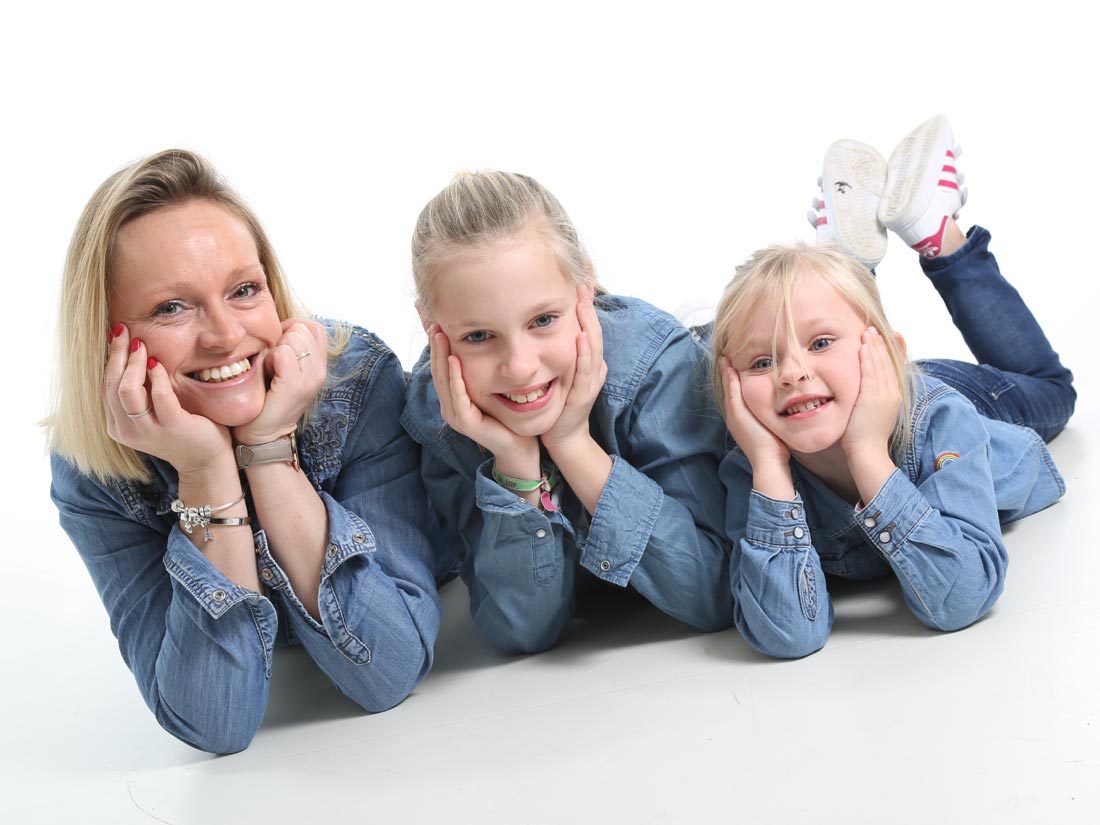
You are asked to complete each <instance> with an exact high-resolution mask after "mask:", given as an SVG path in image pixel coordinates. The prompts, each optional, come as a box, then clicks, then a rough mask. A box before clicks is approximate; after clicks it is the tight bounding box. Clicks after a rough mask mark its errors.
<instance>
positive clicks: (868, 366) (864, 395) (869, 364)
mask: <svg viewBox="0 0 1100 825" xmlns="http://www.w3.org/2000/svg"><path fill="white" fill-rule="evenodd" d="M860 340H861V344H860V348H859V370H860V383H859V397H858V398H856V403H855V405H854V406H853V407H852V415H851V417H850V418H849V419H848V427H847V429H846V430H845V431H844V435H843V436H842V437H841V439H840V444H841V447H842V448H843V449H844V453H845V454H846V455H847V456H849V460H850V459H851V457H852V456H853V455H855V454H866V453H870V452H872V451H874V452H879V451H884V452H886V453H887V454H889V444H890V436H891V435H892V434H893V432H894V427H895V426H896V425H897V422H898V411H899V410H900V409H901V388H900V387H899V386H898V377H897V373H896V372H895V370H894V365H893V363H892V362H891V361H890V355H889V353H888V352H887V351H886V342H885V341H883V340H882V336H881V335H879V334H878V330H876V329H875V328H874V327H867V329H866V330H864V332H863V335H862V336H861V338H860Z"/></svg>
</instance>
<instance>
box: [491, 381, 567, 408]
mask: <svg viewBox="0 0 1100 825" xmlns="http://www.w3.org/2000/svg"><path fill="white" fill-rule="evenodd" d="M552 383H554V382H553V381H550V382H548V383H546V384H543V385H542V386H541V387H539V388H538V389H536V390H533V391H532V392H529V393H525V394H523V395H512V394H511V393H507V392H502V393H500V395H502V396H504V397H505V398H507V399H508V400H509V401H511V402H512V403H513V404H531V403H532V402H535V401H538V400H539V399H540V398H542V397H543V396H544V395H546V393H547V392H549V390H550V384H552Z"/></svg>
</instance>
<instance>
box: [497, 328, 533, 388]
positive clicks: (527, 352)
mask: <svg viewBox="0 0 1100 825" xmlns="http://www.w3.org/2000/svg"><path fill="white" fill-rule="evenodd" d="M540 363H541V362H540V359H539V353H538V347H537V346H536V345H535V343H534V342H533V341H532V340H531V339H530V338H529V337H528V336H526V335H520V336H518V337H516V338H514V339H513V340H511V341H510V342H508V348H507V350H506V352H505V353H504V360H503V361H502V362H501V364H500V373H501V375H503V376H504V377H505V378H506V379H507V380H509V381H511V382H514V383H515V384H516V385H517V386H521V385H522V384H523V383H524V382H525V381H526V380H527V379H530V378H533V377H534V375H535V373H537V372H538V370H539V365H540Z"/></svg>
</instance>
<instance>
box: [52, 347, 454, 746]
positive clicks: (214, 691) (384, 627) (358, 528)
mask: <svg viewBox="0 0 1100 825" xmlns="http://www.w3.org/2000/svg"><path fill="white" fill-rule="evenodd" d="M352 331H353V334H352V338H351V343H350V344H349V346H348V349H347V351H346V352H345V353H344V354H343V355H342V356H340V357H339V358H338V359H337V360H335V361H333V362H330V364H329V374H330V378H336V379H338V378H340V377H341V376H345V375H349V374H350V375H351V377H349V378H347V379H346V380H343V381H339V380H333V381H330V383H329V384H327V385H326V387H325V389H324V390H322V394H321V399H320V404H319V406H318V408H317V410H316V412H315V414H313V415H312V416H311V417H310V419H309V423H308V425H307V426H306V427H305V428H304V430H302V431H301V434H300V437H299V444H300V447H299V455H300V461H301V468H302V471H303V472H304V473H305V474H306V475H307V476H308V477H309V479H310V481H311V482H312V483H313V485H314V487H315V488H316V489H317V490H318V491H319V492H320V495H321V499H322V501H323V502H324V504H325V508H326V510H327V513H328V529H329V536H328V551H327V552H326V554H325V560H324V566H323V569H322V571H321V586H320V595H319V609H320V613H321V622H320V623H318V622H316V621H315V620H314V619H313V618H312V617H311V616H310V615H309V614H308V613H307V612H306V611H305V609H304V607H303V606H302V604H301V602H300V601H299V600H298V597H297V595H295V593H294V592H293V590H292V589H291V587H290V583H289V581H288V579H287V577H286V575H285V574H284V572H283V571H282V569H281V568H280V567H279V565H278V563H277V562H276V561H275V559H274V558H273V557H272V555H271V553H270V552H269V550H268V543H267V536H266V535H265V533H264V531H263V529H262V525H258V522H257V521H256V518H255V510H254V509H253V507H252V502H251V498H249V500H248V504H249V512H250V514H251V515H252V516H253V529H254V537H255V548H256V563H257V567H258V570H259V575H260V581H261V582H262V583H263V585H264V590H265V593H264V594H259V593H255V592H253V591H251V590H248V589H246V588H243V587H240V586H238V585H236V584H234V583H233V582H231V581H230V580H229V579H228V578H226V577H225V575H223V574H222V573H221V572H220V571H219V570H217V569H216V568H215V567H214V566H213V565H212V564H211V563H210V562H209V561H208V560H207V559H206V557H205V556H204V555H203V554H202V552H201V551H200V550H199V548H197V547H196V546H195V545H194V544H193V543H192V542H191V540H190V539H189V538H188V537H187V536H186V535H184V533H183V532H182V531H181V529H180V526H179V522H178V517H177V516H176V514H174V513H172V512H171V509H170V505H171V502H172V500H173V498H175V490H176V488H177V483H178V482H177V475H176V472H175V470H174V469H173V468H172V467H171V466H170V465H168V464H167V463H165V462H163V461H160V460H158V459H154V458H149V463H150V465H151V467H152V469H153V473H154V479H153V481H152V483H150V484H147V485H146V484H139V483H134V482H131V481H116V482H114V483H111V484H107V485H103V484H100V483H98V482H96V481H95V480H93V479H91V478H89V477H87V476H83V475H81V474H80V473H78V472H77V471H76V469H75V468H74V467H73V466H72V465H71V464H70V463H68V462H67V461H65V460H64V459H61V458H59V457H58V456H56V455H55V456H52V457H51V462H52V470H53V484H52V487H51V491H50V492H51V495H52V497H53V499H54V502H55V503H56V504H57V507H58V509H59V510H60V514H61V525H62V527H64V529H65V531H66V532H67V533H68V534H69V536H70V538H71V539H72V541H73V544H75V545H76V548H77V550H78V551H79V553H80V556H81V558H82V559H83V560H84V563H85V565H87V567H88V572H89V573H91V576H92V580H93V581H94V582H95V586H96V588H97V589H98V590H99V595H100V598H101V599H102V600H103V604H104V606H105V607H106V608H107V613H108V615H109V616H110V621H111V631H112V632H113V633H114V634H115V636H116V638H117V639H118V644H119V649H120V650H121V652H122V657H123V659H124V660H125V661H126V665H127V666H128V667H129V668H130V670H131V671H132V672H133V674H134V677H135V678H136V679H137V683H138V687H139V688H140V690H141V694H142V696H143V697H144V698H145V702H146V704H148V705H149V707H150V709H151V710H152V711H153V713H154V714H155V715H156V718H157V721H158V722H160V724H161V726H162V727H164V728H165V729H166V730H167V731H168V732H169V733H172V734H173V735H175V736H177V737H179V738H180V739H182V740H183V741H184V742H187V743H188V744H190V745H192V746H194V747H196V748H200V749H202V750H205V751H211V752H215V753H233V752H236V751H239V750H242V749H243V748H245V747H246V746H247V745H248V743H249V742H250V741H251V739H252V736H253V734H254V733H255V731H256V729H257V727H258V726H259V724H260V720H261V719H262V717H263V714H264V709H265V708H266V706H267V698H268V680H269V677H270V675H271V660H272V655H273V653H274V648H275V646H276V637H278V638H279V642H280V644H282V643H292V644H294V643H297V644H301V645H302V646H303V647H304V648H305V649H306V651H307V652H308V654H309V655H310V656H311V657H312V658H313V660H314V661H315V662H316V663H317V664H318V666H319V667H320V668H321V669H322V670H323V671H324V672H325V673H326V674H327V675H328V676H329V678H331V679H332V681H333V682H334V683H335V684H336V686H337V687H338V688H339V689H340V690H341V691H342V692H343V693H345V694H346V695H347V696H349V697H350V698H352V699H354V700H355V701H356V702H358V703H359V704H360V705H361V706H363V707H364V708H366V709H367V710H370V711H380V710H385V709H386V708H389V707H391V706H393V705H395V704H397V703H398V702H400V701H401V700H402V699H404V698H405V696H406V695H408V693H409V691H411V690H412V688H413V686H414V685H416V683H417V682H418V681H420V679H421V678H422V677H423V676H424V675H425V674H426V673H427V672H428V670H429V668H430V667H431V663H432V646H433V643H434V641H435V637H436V633H437V631H438V629H439V616H440V604H439V596H438V593H437V589H436V582H437V580H438V579H440V578H441V577H443V576H445V575H446V574H447V572H448V570H449V568H451V567H453V566H454V561H453V560H451V559H448V558H447V554H446V552H441V551H440V549H439V548H435V550H436V551H437V552H433V547H432V542H433V541H434V539H435V537H436V533H435V523H434V519H433V518H432V515H431V513H430V510H429V508H428V505H427V498H426V496H425V494H424V489H423V486H422V484H421V482H420V477H419V472H418V469H419V451H418V450H417V447H416V445H415V444H414V443H413V442H412V441H411V440H410V439H409V437H408V436H407V435H406V434H405V433H404V431H403V430H402V429H401V427H400V425H399V424H398V416H399V414H400V410H401V407H402V405H403V403H404V394H405V380H404V374H403V372H402V370H401V366H400V364H399V363H398V361H397V359H396V358H395V357H394V355H393V353H391V352H390V351H389V350H388V349H387V348H386V346H385V345H384V344H383V343H382V342H381V341H379V340H378V339H377V338H376V337H374V336H373V335H371V334H370V333H369V332H366V331H365V330H361V329H357V328H352ZM215 540H216V539H215Z"/></svg>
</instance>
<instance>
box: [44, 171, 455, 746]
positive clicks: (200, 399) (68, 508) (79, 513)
mask: <svg viewBox="0 0 1100 825" xmlns="http://www.w3.org/2000/svg"><path fill="white" fill-rule="evenodd" d="M58 326H59V329H60V330H63V331H64V332H63V335H64V340H63V341H62V344H61V347H60V370H59V377H58V382H57V386H58V391H57V397H56V399H55V402H54V408H53V412H52V414H51V416H50V418H49V419H48V422H47V427H48V431H49V442H50V450H51V454H52V455H51V459H52V470H53V485H52V488H51V493H52V496H53V499H54V501H55V503H56V504H57V507H58V509H59V511H60V515H61V524H62V526H63V527H64V529H65V530H66V531H67V532H68V534H69V536H70V537H71V538H72V540H73V543H74V544H75V545H76V548H77V550H78V552H79V553H80V555H81V558H82V559H83V560H84V563H85V564H86V566H87V568H88V571H89V573H90V574H91V576H92V580H93V581H94V583H95V585H96V588H97V589H98V591H99V594H100V597H101V598H102V600H103V604H104V607H105V608H106V609H107V613H108V615H109V617H110V622H111V630H112V632H113V633H114V634H115V636H116V637H117V639H118V643H119V649H120V651H121V653H122V657H123V659H124V660H125V662H126V664H127V666H128V667H129V668H130V670H131V671H132V672H133V674H134V677H135V679H136V680H137V683H138V687H139V689H140V691H141V694H142V696H143V698H144V699H145V701H146V703H147V704H148V706H149V708H150V709H151V710H152V711H153V713H154V714H155V715H156V718H157V721H158V722H159V723H160V724H161V726H162V727H164V728H165V730H167V731H168V732H170V733H172V734H173V735H175V736H177V737H179V738H180V739H182V740H183V741H185V742H187V743H189V744H191V745H193V746H194V747H196V748H200V749H202V750H206V751H212V752H215V753H232V752H235V751H239V750H241V749H243V748H245V747H246V746H247V745H248V743H249V742H250V741H251V739H252V737H253V735H254V733H255V732H256V729H257V727H258V726H259V724H260V721H261V719H262V717H263V714H264V709H265V707H266V704H267V698H268V685H269V678H270V675H271V662H272V657H273V656H274V655H275V648H276V647H277V646H278V645H279V644H281V643H284V642H286V641H291V642H292V643H299V644H301V645H302V646H303V647H304V648H305V649H306V651H307V652H308V654H309V655H310V656H311V657H312V658H313V660H314V661H315V662H316V663H317V665H318V666H319V667H320V668H321V669H322V670H323V671H324V672H325V673H326V674H327V675H328V677H329V678H330V679H331V680H332V681H333V683H334V684H335V685H336V687H337V688H338V689H339V690H340V691H341V692H343V693H345V694H346V695H347V696H349V697H350V698H352V699H353V700H355V701H356V702H358V703H359V704H360V705H361V706H362V707H363V708H365V709H366V710H369V711H380V710H385V709H386V708H389V707H391V706H393V705H395V704H397V703H398V702H400V701H401V700H402V699H404V698H405V696H406V695H407V694H408V693H409V691H410V690H412V688H413V686H414V685H415V684H416V683H417V682H418V681H419V680H420V679H421V678H422V677H423V676H424V674H425V673H426V672H427V671H428V669H429V668H430V666H431V661H432V645H433V642H434V640H435V636H436V632H437V630H438V626H439V613H440V606H439V598H438V594H437V590H436V582H437V578H439V577H440V576H443V575H445V574H446V572H447V569H448V568H449V566H450V565H449V562H448V561H447V560H446V559H445V558H442V556H435V555H433V549H432V546H431V543H430V539H431V525H432V523H433V522H432V519H431V516H430V513H429V511H428V508H427V505H426V498H425V494H424V491H423V488H422V486H421V482H420V480H419V476H418V472H417V471H418V453H417V450H416V447H415V445H414V444H413V443H412V441H411V440H410V439H409V438H408V436H407V435H405V434H404V432H403V431H402V429H401V427H400V425H399V424H398V416H399V413H400V410H401V405H402V401H403V398H404V390H405V386H404V375H403V373H402V370H401V367H400V365H399V364H398V362H397V359H396V358H395V357H394V355H393V354H392V353H391V352H390V351H389V350H388V349H387V348H386V347H385V345H383V344H382V342H381V341H379V340H378V339H377V338H375V337H374V336H373V335H371V334H370V333H369V332H367V331H365V330H362V329H358V328H354V327H347V326H344V325H338V324H335V325H334V324H321V323H318V322H317V321H312V320H308V316H307V315H306V314H305V313H304V312H303V311H302V310H301V308H300V307H298V306H297V305H296V304H295V301H294V299H293V297H292V295H291V293H290V291H289V288H288V286H287V283H286V281H285V279H284V276H283V273H282V270H281V269H280V267H279V264H278V261H277V259H276V257H275V254H274V251H273V250H272V248H271V244H270V242H269V240H268V238H267V236H266V235H265V233H264V231H263V229H262V227H261V226H260V224H259V222H258V221H257V219H256V217H255V216H254V215H253V214H252V212H251V211H250V210H249V209H248V207H247V206H246V205H245V204H244V202H243V201H242V200H241V199H240V197H239V196H238V195H237V194H236V193H235V192H234V191H233V190H232V189H230V188H229V187H228V186H227V185H226V184H225V183H224V182H223V181H222V180H221V179H220V178H219V176H218V175H217V173H216V172H215V170H214V169H213V168H212V167H211V166H210V165H209V164H208V163H207V162H206V161H205V160H204V159H203V158H201V157H199V156H197V155H194V154H192V153H189V152H185V151H167V152H162V153H160V154H157V155H153V156H151V157H149V158H146V159H144V160H141V161H138V162H136V163H134V164H132V165H130V166H127V167H126V168H124V169H122V170H121V171H119V172H117V173H116V174H114V175H112V176H111V177H110V178H108V179H107V180H106V181H105V182H104V183H103V184H102V186H100V187H99V189H98V190H97V191H96V193H95V194H94V195H93V197H92V199H91V200H90V201H89V203H88V205H87V206H86V208H85V210H84V212H83V214H82V216H81V218H80V221H79V223H78V224H77V228H76V231H75V233H74V235H73V239H72V244H71V246H70V249H69V255H68V259H67V262H66V266H65V273H64V283H63V289H62V300H61V310H60V323H59V325H58Z"/></svg>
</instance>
